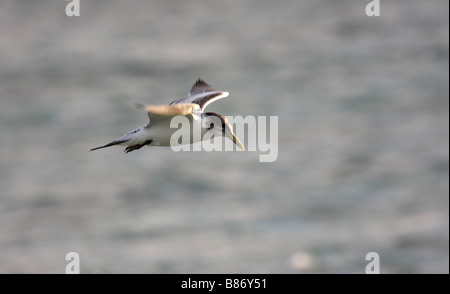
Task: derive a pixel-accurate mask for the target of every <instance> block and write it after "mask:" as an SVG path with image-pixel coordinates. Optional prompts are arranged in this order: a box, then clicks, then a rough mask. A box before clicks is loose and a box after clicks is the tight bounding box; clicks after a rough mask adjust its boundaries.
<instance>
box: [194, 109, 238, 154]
mask: <svg viewBox="0 0 450 294" xmlns="http://www.w3.org/2000/svg"><path fill="white" fill-rule="evenodd" d="M202 127H203V128H204V129H205V130H206V131H210V132H211V131H212V132H213V134H214V136H223V137H226V138H228V139H230V140H231V141H233V143H234V144H236V145H237V146H238V147H239V148H241V149H242V150H245V148H244V146H243V145H242V144H241V142H240V141H239V139H238V138H237V137H236V135H235V134H234V133H233V127H232V126H231V124H230V123H229V122H228V120H227V119H226V117H224V116H223V115H220V114H218V113H215V112H207V113H204V116H203V120H202Z"/></svg>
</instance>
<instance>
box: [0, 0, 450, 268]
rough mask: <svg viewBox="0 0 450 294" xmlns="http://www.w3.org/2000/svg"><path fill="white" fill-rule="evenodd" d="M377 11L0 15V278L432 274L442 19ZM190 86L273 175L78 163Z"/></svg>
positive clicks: (445, 141)
mask: <svg viewBox="0 0 450 294" xmlns="http://www.w3.org/2000/svg"><path fill="white" fill-rule="evenodd" d="M380 2H381V10H380V12H381V16H379V17H368V16H366V14H365V6H366V5H367V3H368V2H367V1H363V0H344V1H297V0H292V1H285V0H282V1H266V0H258V1H256V0H251V1H242V0H239V1H235V0H231V1H206V0H202V1H138V0H130V1H118V0H116V1H114V0H113V1H111V0H108V1H103V0H100V1H98V0H97V1H86V0H81V1H80V4H81V7H80V8H81V10H80V14H81V15H80V16H78V17H77V16H74V17H68V16H67V15H66V14H65V7H66V4H67V3H68V2H66V1H62V0H58V1H57V0H42V1H25V0H4V1H1V2H0V50H1V54H0V93H1V95H0V134H1V139H0V174H1V177H0V195H1V196H0V273H64V270H65V267H66V264H67V261H66V260H65V256H66V253H68V252H70V251H75V252H77V253H79V255H80V258H81V272H82V273H364V272H365V267H366V264H367V263H368V261H366V260H365V256H366V254H367V253H368V252H372V251H374V252H377V253H378V254H379V256H380V269H381V272H382V273H448V272H449V73H448V70H449V15H448V10H449V7H448V6H449V2H448V1H441V0H430V1H420V0H410V1H400V0H397V1H383V0H381V1H380ZM199 77H200V78H203V79H205V80H206V81H207V82H208V83H210V84H211V85H212V86H214V87H216V88H219V89H223V90H228V91H229V92H230V96H229V97H228V98H227V99H224V100H220V101H218V102H216V103H214V104H212V105H210V106H209V107H208V111H216V112H219V113H222V114H224V115H233V116H234V115H241V116H247V115H254V116H273V115H275V116H278V117H279V132H278V149H279V151H278V152H279V154H278V159H277V160H276V161H275V162H273V163H260V162H259V155H260V154H261V152H257V151H253V152H251V151H248V152H205V151H203V152H177V153H176V152H173V151H172V150H171V149H170V148H161V147H159V148H158V147H153V148H148V147H145V148H142V149H141V150H139V151H135V152H132V153H129V154H126V155H125V154H124V153H123V152H122V150H123V148H121V147H120V148H119V147H112V148H109V149H103V150H99V151H95V152H88V150H89V149H90V148H92V147H96V146H99V145H102V144H105V143H108V142H109V141H111V140H112V139H115V138H117V137H119V136H121V135H122V134H123V133H125V132H128V131H130V130H133V129H134V128H136V127H138V126H140V125H142V124H145V123H146V122H147V117H146V115H145V114H144V113H142V112H140V111H137V110H136V109H135V108H134V104H135V103H136V102H142V103H146V104H166V103H169V102H170V101H172V100H174V99H176V98H179V97H182V96H184V95H185V94H186V93H187V91H188V90H189V88H190V86H191V85H192V83H193V82H194V81H195V80H196V79H197V78H199ZM243 141H245V140H243ZM247 143H248V142H247Z"/></svg>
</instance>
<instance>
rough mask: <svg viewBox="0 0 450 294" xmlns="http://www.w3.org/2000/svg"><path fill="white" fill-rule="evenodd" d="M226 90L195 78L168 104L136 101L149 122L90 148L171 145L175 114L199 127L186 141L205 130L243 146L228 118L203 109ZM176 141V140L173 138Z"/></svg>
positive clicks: (129, 150)
mask: <svg viewBox="0 0 450 294" xmlns="http://www.w3.org/2000/svg"><path fill="white" fill-rule="evenodd" d="M228 95H229V92H227V91H221V90H217V89H214V88H213V87H211V86H210V85H209V84H207V83H206V82H205V81H204V80H202V79H197V81H196V82H195V83H194V84H193V86H192V88H191V89H190V91H189V93H188V96H185V97H183V98H180V99H177V100H174V101H172V102H171V103H169V104H168V105H143V104H141V103H137V104H136V108H138V109H144V110H145V111H146V112H147V115H148V118H149V122H148V123H147V124H146V125H143V126H140V127H139V128H137V129H135V130H133V131H131V132H128V133H126V134H125V135H123V136H122V137H120V138H118V139H116V140H114V141H112V142H110V143H108V144H106V145H103V146H99V147H95V148H92V149H90V151H94V150H98V149H102V148H106V147H110V146H114V145H122V146H126V147H125V150H124V152H125V153H129V152H131V151H134V150H138V149H140V148H142V147H143V146H171V136H172V135H173V134H174V132H176V131H177V129H176V128H173V127H172V128H171V127H170V122H171V120H172V119H173V118H175V117H177V116H184V117H186V118H187V119H188V120H189V122H192V123H193V126H194V125H195V126H198V127H200V129H201V136H190V137H189V141H188V144H192V143H196V142H199V141H202V140H206V139H210V137H208V138H206V139H203V138H204V135H205V134H206V133H207V132H209V133H210V134H212V135H213V137H215V136H223V137H225V138H228V139H230V140H231V141H233V143H234V144H236V145H237V146H238V147H240V148H241V149H242V150H245V147H244V146H243V145H242V144H241V142H240V141H239V139H238V138H237V137H236V135H235V134H234V133H233V128H232V126H231V124H230V123H229V121H228V120H227V119H226V117H224V116H223V115H221V114H218V113H215V112H203V111H204V109H205V108H206V107H207V106H208V105H209V104H210V103H212V102H214V101H217V100H219V99H222V98H225V97H228ZM177 144H178V142H177Z"/></svg>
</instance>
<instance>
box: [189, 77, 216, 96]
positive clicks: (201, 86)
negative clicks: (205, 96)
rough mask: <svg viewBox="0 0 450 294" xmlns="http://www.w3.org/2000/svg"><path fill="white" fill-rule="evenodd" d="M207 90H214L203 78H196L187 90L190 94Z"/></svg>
mask: <svg viewBox="0 0 450 294" xmlns="http://www.w3.org/2000/svg"><path fill="white" fill-rule="evenodd" d="M207 91H216V89H214V88H213V87H211V86H210V85H208V83H206V82H205V81H204V80H202V79H200V78H198V79H197V81H195V83H194V85H192V88H191V90H190V91H189V94H190V95H193V94H197V93H202V92H207Z"/></svg>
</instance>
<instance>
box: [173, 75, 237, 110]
mask: <svg viewBox="0 0 450 294" xmlns="http://www.w3.org/2000/svg"><path fill="white" fill-rule="evenodd" d="M229 94H230V93H228V92H226V91H221V90H216V89H214V88H212V87H211V86H210V85H208V84H207V83H205V81H203V80H200V79H198V80H197V81H196V82H195V84H194V85H193V86H192V88H191V90H190V91H189V93H188V96H186V97H183V98H180V99H177V100H175V101H172V102H171V103H170V104H169V105H177V104H183V103H194V104H198V105H199V106H200V109H201V110H202V111H203V109H205V108H206V106H208V104H210V103H212V102H214V101H216V100H219V99H222V98H225V97H228V95H229Z"/></svg>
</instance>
